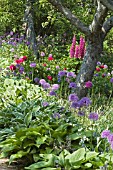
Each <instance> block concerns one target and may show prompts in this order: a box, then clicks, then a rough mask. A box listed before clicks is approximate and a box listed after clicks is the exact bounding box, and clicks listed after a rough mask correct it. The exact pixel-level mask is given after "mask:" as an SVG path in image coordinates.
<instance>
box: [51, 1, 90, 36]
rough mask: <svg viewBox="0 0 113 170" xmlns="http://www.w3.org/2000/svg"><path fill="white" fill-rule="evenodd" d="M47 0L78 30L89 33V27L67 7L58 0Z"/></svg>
mask: <svg viewBox="0 0 113 170" xmlns="http://www.w3.org/2000/svg"><path fill="white" fill-rule="evenodd" d="M48 2H50V3H51V4H52V5H53V6H54V7H56V9H58V10H59V11H60V12H61V13H62V14H63V15H64V16H65V17H66V18H67V19H68V20H69V21H70V22H71V23H72V24H73V25H75V26H76V28H77V29H78V30H80V31H81V32H83V33H84V34H85V35H89V34H90V30H89V28H88V27H87V26H86V25H85V24H84V23H83V22H81V21H80V20H79V19H78V17H76V16H75V15H74V14H72V12H71V11H70V10H69V9H68V8H66V7H64V6H63V5H62V3H61V1H60V0H48Z"/></svg>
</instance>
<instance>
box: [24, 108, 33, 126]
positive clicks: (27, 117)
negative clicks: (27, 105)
mask: <svg viewBox="0 0 113 170" xmlns="http://www.w3.org/2000/svg"><path fill="white" fill-rule="evenodd" d="M31 120H32V111H30V112H28V113H27V115H26V116H25V118H24V122H25V124H26V126H29V124H30V122H31Z"/></svg>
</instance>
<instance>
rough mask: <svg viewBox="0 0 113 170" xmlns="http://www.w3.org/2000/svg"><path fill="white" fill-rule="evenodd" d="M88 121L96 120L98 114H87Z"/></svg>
mask: <svg viewBox="0 0 113 170" xmlns="http://www.w3.org/2000/svg"><path fill="white" fill-rule="evenodd" d="M89 119H90V120H95V121H96V120H98V114H97V113H90V114H89Z"/></svg>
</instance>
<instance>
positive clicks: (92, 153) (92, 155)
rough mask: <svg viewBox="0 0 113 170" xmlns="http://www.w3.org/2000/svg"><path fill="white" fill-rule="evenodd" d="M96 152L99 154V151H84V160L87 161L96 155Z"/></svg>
mask: <svg viewBox="0 0 113 170" xmlns="http://www.w3.org/2000/svg"><path fill="white" fill-rule="evenodd" d="M98 154H99V153H97V152H87V153H86V161H88V160H90V159H92V158H94V157H96V156H97V155H98Z"/></svg>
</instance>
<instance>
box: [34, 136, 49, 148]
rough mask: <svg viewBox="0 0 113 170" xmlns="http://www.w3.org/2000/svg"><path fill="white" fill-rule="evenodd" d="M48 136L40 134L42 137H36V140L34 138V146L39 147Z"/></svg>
mask: <svg viewBox="0 0 113 170" xmlns="http://www.w3.org/2000/svg"><path fill="white" fill-rule="evenodd" d="M47 138H48V136H47V135H45V136H42V137H38V138H37V140H36V146H37V147H40V145H41V144H44V143H45V141H46V139H47Z"/></svg>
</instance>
